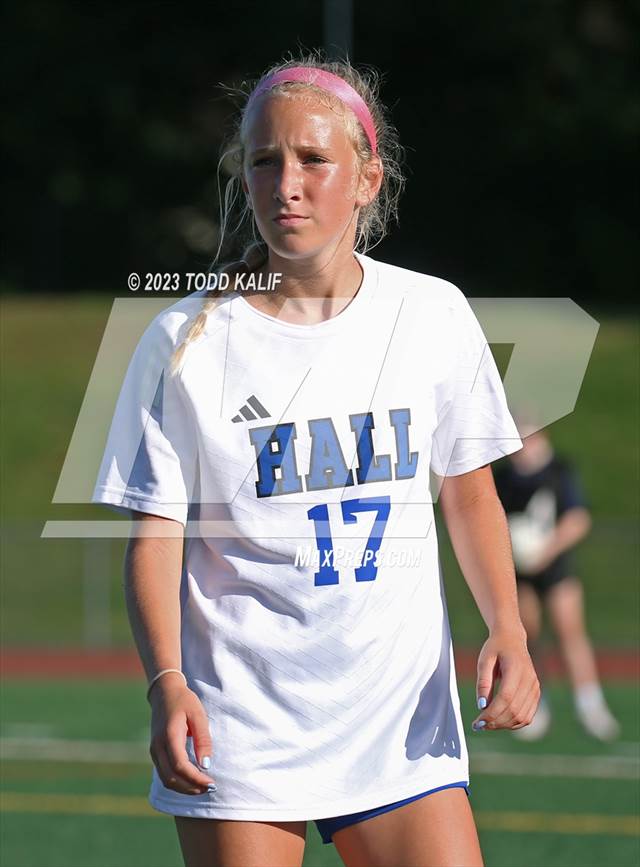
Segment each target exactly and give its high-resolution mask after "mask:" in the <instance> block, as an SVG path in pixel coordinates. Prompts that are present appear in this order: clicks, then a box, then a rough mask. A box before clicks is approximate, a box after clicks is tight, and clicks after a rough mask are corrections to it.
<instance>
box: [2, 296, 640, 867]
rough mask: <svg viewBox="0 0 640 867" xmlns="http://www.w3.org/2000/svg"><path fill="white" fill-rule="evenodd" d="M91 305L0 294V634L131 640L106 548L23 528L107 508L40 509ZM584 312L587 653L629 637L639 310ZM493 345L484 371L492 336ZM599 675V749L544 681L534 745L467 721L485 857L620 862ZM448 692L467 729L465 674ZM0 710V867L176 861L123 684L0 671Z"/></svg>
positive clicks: (140, 715)
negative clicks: (153, 801)
mask: <svg viewBox="0 0 640 867" xmlns="http://www.w3.org/2000/svg"><path fill="white" fill-rule="evenodd" d="M110 306H111V301H110V299H105V298H91V297H87V298H78V299H74V298H59V299H51V298H46V299H37V298H36V299H32V300H29V301H24V300H22V299H20V300H18V299H11V298H6V299H4V301H3V311H2V320H1V323H2V335H1V336H2V340H1V341H0V348H1V352H2V357H1V361H2V370H3V375H2V392H1V395H0V398H1V403H2V407H3V410H4V412H3V419H2V421H3V424H2V467H1V470H2V480H3V484H2V486H0V497H1V498H2V499H1V502H0V505H1V508H2V525H1V527H0V532H1V535H2V539H1V541H2V546H1V548H0V557H1V558H2V559H1V563H0V570H1V574H2V581H1V582H0V617H1V627H2V640H3V642H4V643H5V644H7V645H14V646H15V645H22V646H25V647H32V646H45V647H46V646H83V645H85V646H86V645H101V646H120V647H121V646H127V647H129V646H131V636H130V631H129V625H128V622H127V618H126V613H125V608H124V604H123V598H122V588H121V583H122V558H123V554H124V542H123V541H121V540H89V541H88V542H87V541H82V540H77V539H60V540H49V539H47V540H43V539H41V538H40V535H41V532H42V528H43V526H44V523H45V522H46V521H47V520H51V519H54V520H72V519H78V518H80V519H93V520H100V519H104V518H107V517H109V518H110V519H111V520H114V519H115V514H114V513H111V512H108V511H107V510H106V509H104V508H103V507H99V506H91V505H83V504H78V505H74V504H70V505H66V504H56V505H55V506H54V505H52V503H51V499H52V496H53V492H54V489H55V486H56V484H57V481H58V475H59V472H60V468H61V466H62V463H63V460H64V457H65V454H66V450H67V448H68V445H69V441H70V438H71V435H72V433H73V429H74V425H75V422H76V419H77V414H78V411H79V409H80V406H81V403H82V400H83V397H84V393H85V388H86V385H87V382H88V379H89V376H90V374H91V370H92V366H93V363H94V360H95V357H96V352H97V348H98V345H99V343H100V340H101V337H102V333H103V330H104V327H105V323H106V320H107V317H108V312H109V309H110ZM589 312H591V313H592V315H594V316H595V317H596V318H597V319H598V320H599V321H600V322H601V323H602V324H601V329H600V333H599V335H598V340H597V343H596V347H595V350H594V353H593V357H592V360H591V363H590V365H589V368H588V370H587V374H586V376H585V380H584V384H583V389H582V391H581V394H580V396H579V399H578V403H577V407H576V409H575V411H574V412H573V413H572V414H571V415H570V416H568V417H567V418H565V419H562V420H560V421H559V422H557V423H556V424H554V425H553V426H552V427H551V429H550V433H551V436H552V438H553V440H554V443H555V444H556V446H557V447H558V448H559V449H561V450H564V451H565V452H566V453H567V454H568V455H569V456H571V457H572V458H573V459H574V461H575V462H576V464H577V465H578V467H579V469H580V470H581V472H582V475H583V479H584V485H585V489H586V491H587V494H588V496H589V499H590V501H591V504H592V507H593V514H594V521H595V524H594V529H593V532H592V533H591V535H590V537H589V539H588V540H587V541H586V542H585V543H583V544H582V546H581V547H580V549H579V551H578V552H577V553H578V563H579V567H580V574H581V576H582V578H583V580H584V582H585V587H586V598H587V602H588V622H589V628H590V631H591V634H592V636H593V637H594V639H595V641H596V642H597V644H599V645H601V646H603V645H606V646H610V647H618V648H632V647H635V646H637V637H638V610H639V598H638V590H639V583H640V582H638V574H639V557H638V553H639V552H638V529H637V515H638V480H639V479H638V457H639V455H638V449H637V442H636V440H637V431H638V401H637V393H638V354H639V344H638V321H637V318H631V317H628V318H626V319H623V318H615V317H607V316H605V315H603V316H598V314H597V313H595V312H594V311H593V310H590V311H589ZM494 351H495V353H496V357H497V359H498V362H499V364H500V356H501V354H503V355H504V348H501V347H495V348H494ZM507 355H508V353H507ZM507 355H504V357H505V358H506V357H507ZM96 471H97V468H96ZM439 535H440V540H441V550H442V558H443V565H444V570H445V579H446V585H447V596H448V602H449V614H450V618H451V622H452V627H453V633H454V640H455V642H456V644H457V645H458V646H463V645H471V646H475V647H477V646H478V644H479V642H480V641H481V640H482V639H483V637H484V627H483V624H482V622H481V620H480V617H479V615H478V614H477V611H476V610H475V607H474V604H473V602H472V600H471V597H470V594H469V591H468V589H467V588H466V585H465V583H464V581H463V579H462V577H461V576H460V573H459V571H458V569H457V566H456V564H455V562H454V558H453V555H452V552H451V548H450V546H449V544H448V541H447V539H446V533H445V532H444V529H443V528H442V527H441V528H440V534H439ZM96 561H99V563H100V564H101V565H102V567H103V573H104V574H103V576H102V578H101V579H100V580H97V570H96ZM88 578H89V579H90V580H91V582H92V583H91V586H89V583H88V580H87V579H88ZM96 618H97V619H96ZM605 687H606V691H607V694H608V696H609V698H610V700H611V705H612V708H613V710H614V712H615V713H616V714H617V715H618V716H619V718H620V719H621V721H622V724H623V737H622V740H621V741H619V742H617V743H616V744H614V745H610V746H602V745H600V744H598V743H596V742H594V741H592V740H590V739H588V738H587V737H586V736H585V735H583V734H582V733H581V732H580V730H579V729H578V728H577V727H576V725H575V724H574V722H573V720H572V716H571V709H570V703H569V699H568V696H567V694H566V692H565V691H563V690H562V689H561V688H560V685H558V686H557V687H555V688H554V689H553V690H552V699H553V704H554V708H555V710H556V711H557V713H556V717H555V723H554V727H553V730H552V732H551V734H550V736H549V737H548V738H547V739H546V740H545V741H543V742H542V744H539V745H523V744H519V743H516V742H515V741H514V740H513V739H512V738H511V737H510V735H508V734H506V733H491V732H483V733H471V732H469V734H468V742H469V744H470V749H471V751H472V780H473V782H472V804H473V807H474V810H475V812H476V817H477V821H478V825H479V827H480V830H481V838H482V843H483V848H484V852H485V858H486V863H487V865H488V867H490V865H504V867H519V865H523V867H525V865H526V867H529V865H530V867H538V865H540V867H542V865H545V867H554V865H557V867H588V865H601V864H607V865H610V867H622V865H632V864H633V865H635V864H637V863H639V861H640V849H639V844H638V840H639V837H638V823H637V819H636V818H635V817H637V814H638V783H637V763H638V741H639V740H640V737H639V730H638V720H639V713H638V691H637V689H636V688H634V687H632V686H630V685H625V684H622V683H620V684H606V685H605ZM462 697H463V705H464V713H465V718H466V720H467V722H468V723H469V722H470V721H471V719H472V718H473V716H474V712H473V687H472V685H471V684H465V685H464V687H463V690H462ZM0 715H1V721H2V729H1V731H0V736H1V737H2V747H3V754H4V756H5V760H4V762H3V768H2V781H1V788H2V807H3V810H4V812H3V813H2V814H1V821H2V828H1V831H2V835H1V837H2V844H1V845H2V851H1V852H0V864H1V865H2V867H49V865H52V867H53V865H65V867H74V865H78V867H98V865H100V867H125V865H126V867H134V865H135V867H163V865H180V864H181V857H180V853H179V848H178V843H177V838H176V834H175V830H174V826H173V822H172V820H171V819H170V818H168V817H166V816H162V815H161V814H158V813H156V812H155V811H153V810H152V809H151V808H150V807H149V805H148V804H147V801H146V796H147V790H148V783H149V775H150V764H149V759H148V755H147V746H146V744H147V738H148V735H147V727H148V705H147V704H146V702H145V701H144V693H143V685H142V684H141V683H138V682H131V681H129V682H125V681H123V682H118V681H101V682H99V683H97V684H93V685H91V684H89V683H85V682H82V681H62V680H60V681H58V680H52V681H49V682H38V681H30V680H25V681H24V682H23V683H19V682H17V681H12V680H8V681H4V682H3V683H2V701H1V702H0ZM83 745H84V746H83ZM82 750H84V752H82ZM79 751H80V753H79ZM474 768H475V769H476V770H475V771H474ZM634 773H635V774H636V779H634V778H633V774H634ZM308 840H309V843H308V851H307V857H306V861H305V864H306V865H307V867H308V865H318V867H320V865H327V867H329V865H333V864H339V863H340V862H339V860H338V858H337V855H336V852H335V850H334V849H333V847H332V846H322V845H321V844H320V841H319V837H318V835H317V833H316V831H315V828H314V827H313V826H312V825H310V826H309V831H308Z"/></svg>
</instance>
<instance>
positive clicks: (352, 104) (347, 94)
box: [247, 66, 377, 153]
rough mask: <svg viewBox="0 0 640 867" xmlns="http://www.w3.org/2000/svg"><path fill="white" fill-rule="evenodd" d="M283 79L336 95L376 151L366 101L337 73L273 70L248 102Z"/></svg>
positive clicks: (311, 69) (305, 68)
mask: <svg viewBox="0 0 640 867" xmlns="http://www.w3.org/2000/svg"><path fill="white" fill-rule="evenodd" d="M284 81H303V82H304V83H305V84H314V85H315V86H316V87H321V88H322V89H323V90H327V91H329V93H333V94H334V96H337V97H338V99H341V100H342V102H344V104H345V105H347V106H348V107H349V108H350V109H351V111H352V112H353V113H354V114H355V116H356V117H357V118H358V120H359V121H360V123H361V124H362V128H363V129H364V131H365V132H366V134H367V138H368V139H369V144H370V145H371V150H372V151H373V152H374V153H376V149H377V139H376V130H375V126H374V124H373V119H372V117H371V112H370V111H369V109H368V108H367V104H366V102H365V101H364V99H363V98H362V97H361V96H360V94H359V93H357V92H356V91H355V90H354V89H353V87H351V85H350V84H348V83H347V82H346V81H345V80H344V78H340V76H339V75H334V74H333V73H332V72H325V71H324V69H317V68H316V67H315V66H289V67H288V68H287V69H281V70H280V71H279V72H274V73H273V75H270V76H269V77H268V78H265V80H264V81H263V82H261V83H260V84H258V86H257V87H256V89H255V90H254V91H253V92H252V94H251V96H250V97H249V102H251V101H252V100H253V99H255V98H256V97H257V96H260V94H261V93H264V92H265V90H270V89H271V88H272V87H275V86H276V84H282V82H284ZM249 102H248V103H247V105H248V104H249Z"/></svg>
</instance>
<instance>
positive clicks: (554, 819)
mask: <svg viewBox="0 0 640 867" xmlns="http://www.w3.org/2000/svg"><path fill="white" fill-rule="evenodd" d="M473 694H474V693H473V685H472V684H470V683H463V684H462V685H461V698H462V702H463V714H464V716H465V721H466V723H467V729H468V725H469V723H470V721H471V719H473ZM607 695H608V698H609V700H610V702H611V705H612V708H613V710H614V711H615V712H616V714H617V715H618V716H619V718H620V720H621V722H622V726H623V738H622V740H621V741H618V742H617V743H615V744H610V745H602V744H599V743H597V742H595V741H593V740H591V739H590V738H588V737H587V736H586V735H584V734H583V733H582V731H581V730H580V729H579V728H578V727H577V725H576V724H575V723H574V720H573V717H572V713H571V707H570V701H569V697H568V694H567V691H566V689H565V688H564V687H563V685H562V684H561V683H556V684H554V686H553V687H552V690H551V700H552V702H553V707H554V711H555V718H554V725H553V729H552V731H551V733H550V735H549V736H548V738H547V739H545V740H544V741H543V742H541V743H539V744H521V743H518V742H516V741H514V740H513V738H512V737H511V736H510V735H509V734H508V733H506V732H493V733H492V732H482V733H475V734H474V733H471V732H469V733H468V735H467V743H468V744H469V749H470V752H471V756H472V788H471V795H472V806H473V809H474V813H475V815H476V820H477V822H478V826H479V828H480V834H481V842H482V846H483V851H484V855H485V859H486V864H487V867H534V865H545V867H567V865H575V867H589V865H594V867H595V865H601V864H607V865H609V867H626V865H629V867H631V865H636V864H637V863H638V857H639V856H640V836H639V834H640V822H639V821H638V818H637V815H638V783H637V779H636V780H634V779H633V777H632V775H633V773H634V772H635V773H636V774H637V770H638V760H639V757H638V742H637V740H638V730H637V720H638V692H637V690H636V689H635V688H632V687H630V686H627V685H624V684H618V685H615V686H614V685H610V686H609V687H608V688H607ZM2 699H3V700H2V716H1V723H0V724H1V728H0V736H1V738H2V747H3V754H4V756H5V759H4V762H3V769H2V798H1V800H2V808H3V814H2V852H1V853H0V863H2V865H3V867H134V865H136V867H137V865H143V867H179V865H181V864H182V860H181V854H180V850H179V846H178V841H177V836H176V832H175V826H174V824H173V820H172V819H171V818H170V817H168V816H165V815H163V814H160V813H157V812H156V811H154V810H153V809H152V808H151V807H150V806H149V805H148V803H147V793H148V786H149V780H150V772H151V764H150V759H148V757H147V752H146V751H147V744H148V734H147V731H148V714H149V708H148V705H147V704H146V702H145V700H144V689H143V684H142V683H140V682H138V681H128V682H125V681H109V680H107V681H103V682H99V683H95V682H94V683H89V682H86V681H63V680H54V681H33V682H22V683H20V682H18V681H13V680H7V681H4V684H3V688H2ZM83 745H84V748H85V750H86V755H85V756H84V760H82V761H81V760H79V759H78V758H75V759H74V752H73V751H74V750H75V751H77V750H78V749H79V748H80V747H81V746H83ZM127 748H128V749H129V750H130V751H133V755H132V756H131V757H130V758H127V755H126V754H125V755H122V753H123V752H125V751H126V749H127ZM118 750H119V754H118ZM8 756H12V758H8ZM530 757H533V758H534V763H533V767H532V766H531V762H530ZM548 757H551V759H549V758H548ZM594 757H595V758H596V760H597V761H599V762H600V765H599V766H598V767H597V768H596V770H595V771H594V770H593V769H592V770H591V771H590V770H589V763H591V764H593V761H594ZM523 762H524V763H525V767H520V765H521V764H522V763H523ZM527 762H528V764H527ZM565 765H566V766H567V768H568V769H564V766H565ZM514 771H515V772H516V773H515V774H514V773H513V772H514ZM559 771H563V773H562V775H561V776H556V775H552V774H556V773H557V772H559ZM596 773H598V774H600V776H595V774H596ZM534 774H535V775H534ZM578 774H586V776H578ZM339 864H341V861H340V859H339V857H338V855H337V852H336V850H335V849H334V847H333V846H324V845H322V843H321V841H320V837H319V835H318V833H317V831H316V829H315V826H314V825H313V824H312V823H309V825H308V829H307V852H306V857H305V865H307V867H311V865H314V867H332V865H339Z"/></svg>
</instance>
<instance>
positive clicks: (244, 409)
mask: <svg viewBox="0 0 640 867" xmlns="http://www.w3.org/2000/svg"><path fill="white" fill-rule="evenodd" d="M247 404H250V405H251V407H253V409H254V410H255V411H256V413H257V414H258V415H256V414H255V413H253V412H252V411H251V409H250V407H249V406H247ZM258 416H260V418H270V417H271V413H269V412H267V410H266V409H265V408H264V407H263V406H262V404H261V403H260V401H259V400H258V398H257V397H256V396H255V394H252V395H251V397H249V398H247V403H245V405H244V406H241V407H240V411H239V413H238V415H234V417H233V418H232V419H231V421H233V422H238V421H253V420H254V419H256V418H258Z"/></svg>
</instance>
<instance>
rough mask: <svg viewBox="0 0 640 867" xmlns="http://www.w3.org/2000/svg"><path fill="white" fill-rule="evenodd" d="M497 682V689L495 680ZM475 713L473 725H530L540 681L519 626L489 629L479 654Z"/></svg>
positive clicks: (488, 726) (512, 727) (498, 727)
mask: <svg viewBox="0 0 640 867" xmlns="http://www.w3.org/2000/svg"><path fill="white" fill-rule="evenodd" d="M497 680H500V685H499V687H498V689H497V690H496V681H497ZM476 696H477V699H478V708H483V700H484V709H483V710H482V712H481V713H479V714H478V716H477V717H476V719H475V720H474V722H473V723H472V726H471V727H472V728H473V729H474V731H481V730H482V729H485V728H486V729H521V728H523V727H524V726H527V725H529V723H530V722H531V720H532V719H533V716H534V714H535V712H536V709H537V707H538V702H539V700H540V683H539V681H538V677H537V675H536V672H535V669H534V667H533V663H532V662H531V657H530V656H529V651H528V650H527V637H526V633H525V631H524V629H523V628H522V626H520V627H519V628H507V629H505V628H499V629H496V630H494V631H492V632H491V634H490V635H489V638H488V639H487V640H486V641H485V643H484V645H483V647H482V650H481V651H480V655H479V657H478V680H477V685H476Z"/></svg>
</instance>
